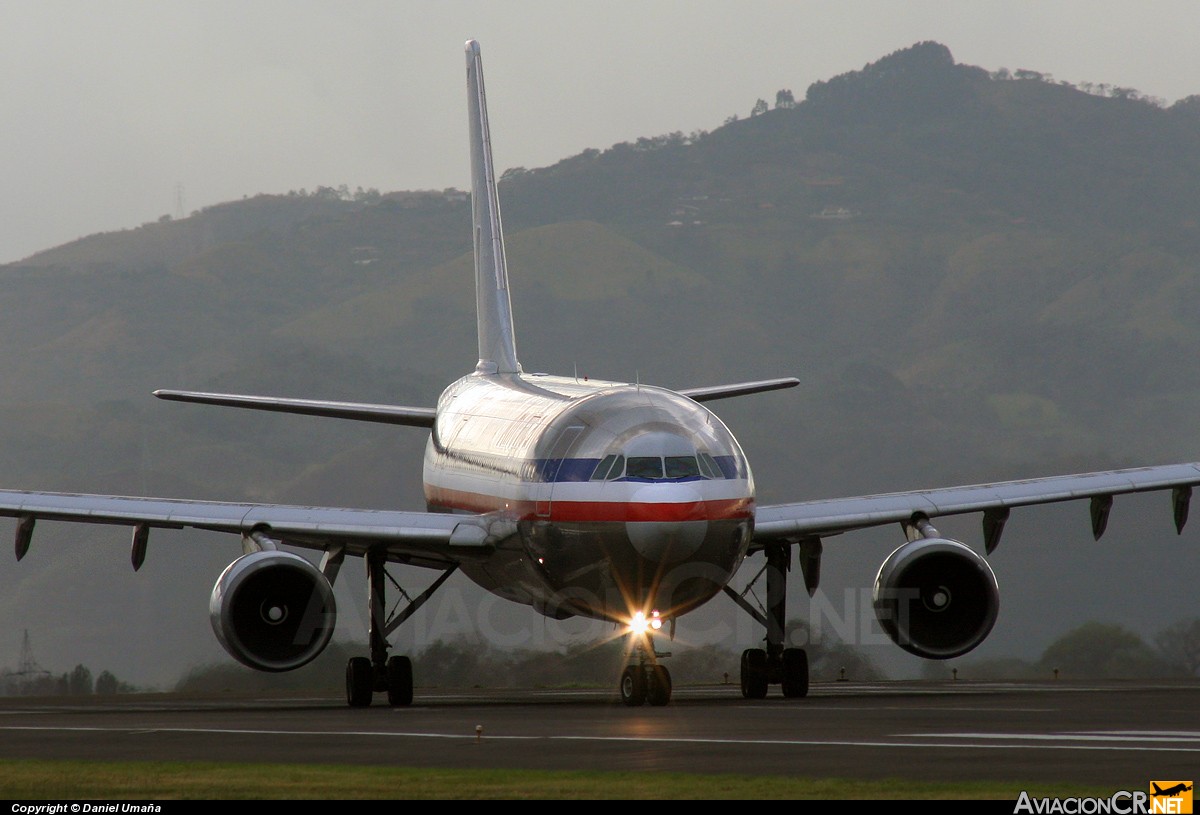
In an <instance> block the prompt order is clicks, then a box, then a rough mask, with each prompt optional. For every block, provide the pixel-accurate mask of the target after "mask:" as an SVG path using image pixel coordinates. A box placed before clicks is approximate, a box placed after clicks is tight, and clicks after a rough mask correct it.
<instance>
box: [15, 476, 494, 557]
mask: <svg viewBox="0 0 1200 815" xmlns="http://www.w3.org/2000/svg"><path fill="white" fill-rule="evenodd" d="M0 516H8V517H14V518H17V519H18V523H17V540H16V550H17V559H18V560H19V559H20V558H22V557H24V555H25V552H26V551H27V550H28V548H29V542H30V537H31V536H32V533H33V526H34V523H35V522H36V521H38V520H43V519H44V520H51V521H74V522H81V523H96V524H118V525H127V526H130V527H132V528H133V529H134V552H133V561H134V567H135V568H137V567H138V566H140V565H141V557H142V556H144V554H145V535H146V534H147V531H148V530H149V529H153V528H162V529H183V528H185V527H192V528H195V529H205V530H211V531H216V532H230V533H234V534H239V535H245V536H250V535H252V534H256V533H261V534H262V535H265V536H266V537H267V538H269V539H270V540H272V541H275V542H278V543H284V544H289V545H292V546H298V547H302V548H307V549H319V550H340V551H341V552H342V553H344V554H347V555H362V554H364V553H365V552H366V551H367V550H368V549H370V548H374V547H377V546H383V547H385V548H386V550H387V553H388V559H389V560H393V561H400V562H405V563H412V564H413V565H418V566H429V567H435V568H445V567H447V566H450V565H454V564H457V563H461V562H462V561H464V560H468V559H478V558H480V557H486V556H487V554H488V553H489V552H490V551H491V546H492V543H493V541H494V540H495V537H496V536H499V535H503V534H505V533H506V532H508V531H511V530H509V529H507V528H506V527H508V526H510V524H511V522H508V521H506V520H504V519H500V518H495V517H492V516H486V515H448V514H441V513H435V512H406V511H395V510H372V509H348V508H338V507H306V506H287V505H280V504H243V503H224V502H219V501H191V500H182V499H170V498H136V497H126V496H117V495H83V494H72V493H55V492H26V491H17V490H0ZM139 535H140V536H141V540H140V544H141V551H140V553H139Z"/></svg>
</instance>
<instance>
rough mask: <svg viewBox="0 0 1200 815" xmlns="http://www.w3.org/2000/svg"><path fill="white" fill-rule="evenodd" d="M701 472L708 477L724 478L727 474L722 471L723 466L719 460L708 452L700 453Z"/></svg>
mask: <svg viewBox="0 0 1200 815" xmlns="http://www.w3.org/2000/svg"><path fill="white" fill-rule="evenodd" d="M700 472H701V473H703V474H704V476H705V477H706V478H724V477H725V474H724V473H723V472H721V468H720V467H719V466H718V465H717V462H716V461H715V460H714V459H713V457H712V456H710V455H709V454H708V453H701V454H700Z"/></svg>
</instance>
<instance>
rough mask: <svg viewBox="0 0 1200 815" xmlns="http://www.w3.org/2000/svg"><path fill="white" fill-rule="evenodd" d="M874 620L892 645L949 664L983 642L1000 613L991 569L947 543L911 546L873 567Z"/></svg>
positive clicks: (922, 542) (931, 541)
mask: <svg viewBox="0 0 1200 815" xmlns="http://www.w3.org/2000/svg"><path fill="white" fill-rule="evenodd" d="M873 599H874V602H875V616H876V617H878V618H879V624H880V625H881V626H882V627H883V630H884V631H886V632H887V634H888V636H889V637H891V638H892V641H893V642H895V643H896V644H897V645H899V646H900V647H901V648H903V649H904V650H905V651H908V652H909V653H912V654H916V655H917V656H919V657H925V658H926V659H951V658H953V657H956V656H960V655H962V654H965V653H967V652H968V651H970V650H971V649H972V648H974V647H975V646H976V645H979V643H981V642H983V641H984V639H985V638H986V637H987V635H988V634H989V633H990V632H991V630H992V626H993V625H994V624H995V623H996V615H997V614H998V613H999V611H1000V587H999V585H998V584H997V583H996V575H995V574H994V573H993V572H992V567H991V566H989V565H988V562H987V561H986V560H984V559H983V557H981V556H980V555H978V554H976V553H975V551H974V550H972V549H971V548H970V547H969V546H966V545H965V544H963V543H960V542H959V541H956V540H949V539H947V538H922V539H920V540H915V541H911V542H909V543H906V544H904V545H903V546H901V547H899V548H898V549H896V551H894V552H892V553H891V554H890V555H888V558H887V560H885V561H884V562H883V565H882V566H880V567H879V574H878V575H877V576H876V578H875V589H874V592H873Z"/></svg>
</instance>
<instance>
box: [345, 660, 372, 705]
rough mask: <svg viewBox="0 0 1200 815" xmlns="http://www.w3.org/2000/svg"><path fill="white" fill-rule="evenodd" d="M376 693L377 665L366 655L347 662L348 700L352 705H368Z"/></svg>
mask: <svg viewBox="0 0 1200 815" xmlns="http://www.w3.org/2000/svg"><path fill="white" fill-rule="evenodd" d="M374 693H375V666H373V665H372V664H371V660H369V659H367V658H366V657H352V658H351V659H350V661H349V662H347V663H346V701H347V702H348V703H349V704H350V707H367V706H368V705H370V704H371V696H372V695H374Z"/></svg>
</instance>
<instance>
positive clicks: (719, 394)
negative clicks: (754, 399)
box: [676, 376, 800, 402]
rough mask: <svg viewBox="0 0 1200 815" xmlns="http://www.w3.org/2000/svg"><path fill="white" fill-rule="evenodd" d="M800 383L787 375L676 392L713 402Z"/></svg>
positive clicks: (691, 397)
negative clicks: (778, 377)
mask: <svg viewBox="0 0 1200 815" xmlns="http://www.w3.org/2000/svg"><path fill="white" fill-rule="evenodd" d="M799 384H800V380H799V379H796V378H795V377H793V376H785V377H782V378H780V379H760V380H757V381H755V382H737V383H735V384H733V385H711V386H709V387H707V388H685V389H684V390H681V391H676V393H680V394H683V395H684V396H686V397H688V398H689V399H692V400H693V401H696V402H711V401H713V400H714V399H728V398H730V397H732V396H746V395H747V394H751V393H762V392H763V391H775V390H779V389H781V388H794V387H796V386H797V385H799Z"/></svg>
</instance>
